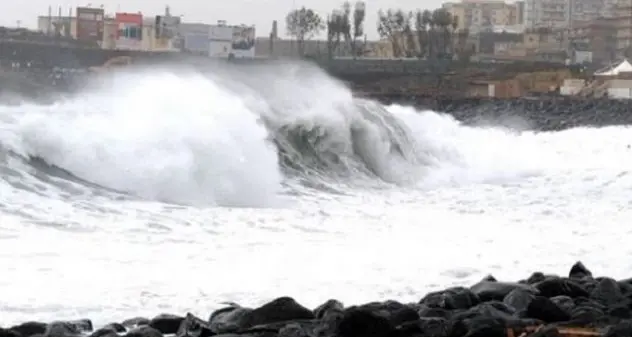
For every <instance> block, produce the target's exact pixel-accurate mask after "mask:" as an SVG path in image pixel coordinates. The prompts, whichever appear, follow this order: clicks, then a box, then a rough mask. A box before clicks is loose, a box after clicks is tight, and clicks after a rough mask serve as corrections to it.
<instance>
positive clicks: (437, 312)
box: [417, 305, 452, 318]
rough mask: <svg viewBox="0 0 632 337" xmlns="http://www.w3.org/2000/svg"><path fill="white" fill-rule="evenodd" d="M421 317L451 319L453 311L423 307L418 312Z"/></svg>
mask: <svg viewBox="0 0 632 337" xmlns="http://www.w3.org/2000/svg"><path fill="white" fill-rule="evenodd" d="M417 313H418V314H419V317H422V318H424V317H427V318H433V317H436V318H449V317H450V316H452V311H450V310H446V309H443V308H430V307H427V306H425V305H422V306H421V307H420V308H419V310H418V311H417Z"/></svg>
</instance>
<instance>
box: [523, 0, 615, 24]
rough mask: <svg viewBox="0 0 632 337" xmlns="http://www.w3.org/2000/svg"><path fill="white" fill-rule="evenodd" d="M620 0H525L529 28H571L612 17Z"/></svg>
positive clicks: (526, 19)
mask: <svg viewBox="0 0 632 337" xmlns="http://www.w3.org/2000/svg"><path fill="white" fill-rule="evenodd" d="M616 1H618V0H525V23H526V24H525V26H526V27H527V28H540V27H546V28H569V27H572V26H573V25H574V24H580V23H582V22H589V21H592V20H595V19H597V18H599V17H604V16H610V15H612V14H613V13H614V12H615V11H616V10H615V7H614V6H615V5H614V4H615V2H616Z"/></svg>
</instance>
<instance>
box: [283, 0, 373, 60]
mask: <svg viewBox="0 0 632 337" xmlns="http://www.w3.org/2000/svg"><path fill="white" fill-rule="evenodd" d="M365 17H366V5H365V3H364V2H363V1H358V2H356V3H355V4H354V5H353V6H352V5H351V3H350V2H348V1H347V2H344V3H343V4H342V6H341V8H336V9H334V10H333V11H332V12H331V14H329V15H328V16H327V18H326V20H323V19H322V18H321V17H320V15H318V13H316V12H315V11H314V10H312V9H308V8H305V7H302V8H300V9H296V10H293V11H291V12H289V13H288V14H287V16H286V17H285V26H286V29H287V32H288V35H290V36H292V37H293V38H295V39H296V41H297V45H298V50H299V53H300V54H301V55H304V53H305V41H307V40H310V39H312V38H313V37H315V36H317V35H319V34H320V33H321V32H322V31H323V30H326V33H327V50H328V52H329V54H330V56H332V55H333V53H335V52H336V51H338V50H339V49H341V48H348V50H349V51H350V53H351V54H352V55H356V56H360V55H362V54H363V53H364V44H363V43H361V42H360V40H361V38H362V37H363V36H364V19H365Z"/></svg>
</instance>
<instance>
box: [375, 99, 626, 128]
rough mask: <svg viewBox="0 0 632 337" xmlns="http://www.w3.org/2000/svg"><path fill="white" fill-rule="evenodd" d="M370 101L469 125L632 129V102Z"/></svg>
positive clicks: (537, 100)
mask: <svg viewBox="0 0 632 337" xmlns="http://www.w3.org/2000/svg"><path fill="white" fill-rule="evenodd" d="M371 98H374V99H377V100H379V101H381V102H382V103H384V104H400V105H406V106H413V107H415V108H416V109H418V110H433V111H438V112H444V113H447V114H450V115H452V116H454V117H455V118H456V119H458V120H460V121H462V122H464V123H466V124H479V123H489V124H501V125H502V124H507V126H512V125H514V124H516V123H519V124H522V126H523V127H526V128H529V129H535V130H540V131H552V130H562V129H568V128H573V127H579V126H609V125H632V100H615V99H608V98H583V97H581V98H580V97H563V96H553V97H539V98H506V99H495V98H454V97H429V96H426V97H423V96H405V95H380V96H371Z"/></svg>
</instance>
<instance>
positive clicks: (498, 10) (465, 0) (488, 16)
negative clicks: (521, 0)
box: [443, 0, 521, 33]
mask: <svg viewBox="0 0 632 337" xmlns="http://www.w3.org/2000/svg"><path fill="white" fill-rule="evenodd" d="M443 8H444V9H446V10H447V11H448V12H450V14H452V16H455V17H457V18H458V25H457V27H458V29H469V31H470V32H473V33H476V32H480V31H485V30H491V29H493V27H496V26H515V25H516V24H519V17H520V15H521V14H520V13H519V11H518V6H517V5H516V4H515V3H513V4H509V3H506V2H505V1H503V0H462V1H461V2H449V3H445V4H444V5H443Z"/></svg>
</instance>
